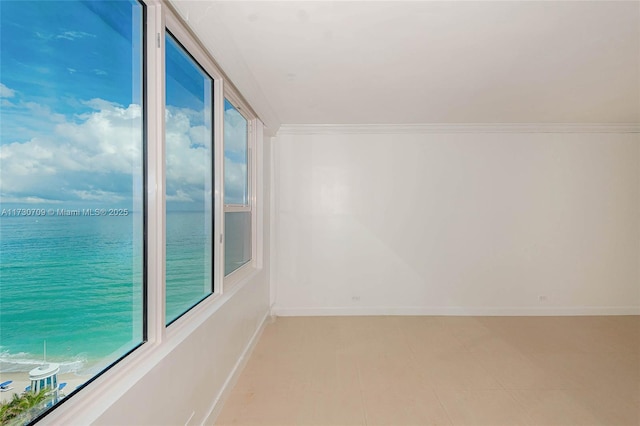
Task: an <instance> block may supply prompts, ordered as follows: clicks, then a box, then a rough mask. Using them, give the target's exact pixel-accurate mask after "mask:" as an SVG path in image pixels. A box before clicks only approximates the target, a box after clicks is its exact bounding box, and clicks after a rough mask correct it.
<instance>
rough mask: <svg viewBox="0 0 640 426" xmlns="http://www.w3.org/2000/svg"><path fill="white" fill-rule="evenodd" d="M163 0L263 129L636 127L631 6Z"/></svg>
mask: <svg viewBox="0 0 640 426" xmlns="http://www.w3.org/2000/svg"><path fill="white" fill-rule="evenodd" d="M172 3H173V5H174V6H175V8H176V9H177V10H178V12H179V13H180V14H181V15H182V17H183V19H185V21H187V22H188V24H189V25H190V27H191V28H192V29H193V31H194V32H195V33H196V34H197V35H198V37H199V38H200V39H201V41H202V42H203V44H204V45H205V46H206V47H207V48H208V49H209V51H210V52H211V53H212V55H213V56H214V58H215V59H216V60H217V61H218V63H219V64H220V66H221V67H222V68H223V69H224V70H225V72H226V73H227V74H228V75H229V77H230V78H231V80H232V81H233V82H234V83H235V85H236V86H237V87H238V88H239V89H240V90H241V92H242V93H243V95H244V96H245V97H246V98H247V99H248V100H249V102H250V103H251V104H252V105H253V107H254V109H255V110H256V111H257V112H258V114H259V115H260V116H261V118H262V119H263V121H265V123H266V124H267V125H268V126H269V127H271V129H272V130H273V129H274V127H275V129H276V130H277V128H278V127H279V126H280V124H409V123H589V124H592V123H638V122H640V2H635V1H633V2H604V1H599V2H560V1H551V2H515V1H513V2H498V1H495V2H484V1H473V2H426V1H407V2H405V1H386V2H385V1H375V2H369V1H356V2H336V1H321V2H295V1H289V2H271V1H259V2H247V1H212V0H197V1H189V0H173V1H172Z"/></svg>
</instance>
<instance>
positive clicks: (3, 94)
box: [0, 83, 16, 98]
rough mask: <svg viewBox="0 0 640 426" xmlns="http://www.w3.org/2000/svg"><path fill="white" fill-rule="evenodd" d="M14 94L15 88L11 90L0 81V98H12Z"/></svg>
mask: <svg viewBox="0 0 640 426" xmlns="http://www.w3.org/2000/svg"><path fill="white" fill-rule="evenodd" d="M15 95H16V91H15V90H11V89H9V88H8V87H7V86H5V85H4V84H2V83H0V98H13V97H14V96H15Z"/></svg>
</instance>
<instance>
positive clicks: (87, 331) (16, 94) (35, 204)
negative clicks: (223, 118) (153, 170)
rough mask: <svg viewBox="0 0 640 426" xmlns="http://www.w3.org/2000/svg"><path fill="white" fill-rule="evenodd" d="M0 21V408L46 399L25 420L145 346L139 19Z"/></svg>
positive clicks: (49, 9)
mask: <svg viewBox="0 0 640 426" xmlns="http://www.w3.org/2000/svg"><path fill="white" fill-rule="evenodd" d="M0 8H1V13H0V32H1V33H0V40H1V41H0V43H1V45H0V52H1V55H2V60H1V61H0V123H2V124H1V125H0V160H1V162H2V163H1V166H0V235H1V238H0V345H1V346H0V377H2V381H3V382H10V383H9V384H7V385H5V387H6V388H7V389H8V390H9V391H3V392H2V393H1V394H0V397H2V400H3V401H4V402H7V400H8V399H10V398H11V397H12V395H13V394H14V393H17V394H21V393H22V392H24V391H25V388H26V389H28V390H30V391H31V392H33V393H35V392H36V391H39V390H40V389H41V388H44V391H43V392H44V395H45V400H44V401H42V402H41V403H39V404H35V405H34V407H33V408H32V409H29V410H27V411H23V412H22V413H21V414H17V416H18V417H21V418H22V420H23V421H24V420H25V419H33V418H37V416H38V415H39V414H40V413H41V412H42V411H43V410H45V407H47V406H52V405H55V404H56V403H57V402H59V401H60V400H62V399H63V398H64V396H65V393H66V394H67V395H68V394H69V393H71V392H73V390H74V389H76V388H77V387H79V386H82V385H83V384H84V383H86V382H87V381H89V380H90V379H92V378H93V377H94V376H95V375H96V374H99V373H100V372H101V371H103V370H104V369H105V368H106V367H108V366H109V365H110V364H112V363H114V362H115V361H117V360H118V359H119V358H121V357H122V356H124V355H125V354H127V353H128V352H129V351H131V350H132V349H133V348H135V347H136V346H138V345H140V344H141V343H142V342H143V340H144V339H145V330H144V326H143V324H144V319H143V312H144V300H145V299H144V217H145V210H144V206H145V203H144V193H145V184H144V171H143V163H144V155H143V154H144V140H143V139H144V138H143V134H144V132H143V123H144V110H145V107H144V105H143V72H144V70H143V64H144V61H143V28H144V22H143V16H144V10H143V6H142V5H141V4H140V3H138V2H137V1H133V0H129V1H127V0H125V1H95V2H93V1H92V2H84V1H65V2H54V1H16V2H11V1H7V2H2V4H1V5H0ZM9 388H10V389H9ZM6 413H7V411H6V410H5V411H3V414H6ZM4 420H6V418H5V419H4ZM14 421H20V420H18V419H15V420H14Z"/></svg>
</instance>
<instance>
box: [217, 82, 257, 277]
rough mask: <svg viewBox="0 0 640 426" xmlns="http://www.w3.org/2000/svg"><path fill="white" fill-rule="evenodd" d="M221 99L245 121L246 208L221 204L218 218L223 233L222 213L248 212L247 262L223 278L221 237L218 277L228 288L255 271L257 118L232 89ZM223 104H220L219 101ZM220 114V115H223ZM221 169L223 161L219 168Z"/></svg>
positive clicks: (223, 253)
mask: <svg viewBox="0 0 640 426" xmlns="http://www.w3.org/2000/svg"><path fill="white" fill-rule="evenodd" d="M224 99H226V100H227V101H228V102H229V103H230V104H231V105H233V107H234V108H235V109H236V110H237V112H238V113H239V114H240V115H241V116H242V117H243V118H244V119H245V120H247V186H248V188H247V204H226V203H225V204H224V205H223V214H222V221H223V223H222V225H223V227H222V228H221V229H222V230H223V232H224V229H225V228H224V214H225V213H240V212H249V213H250V214H251V259H249V261H248V262H246V263H245V264H244V265H242V266H240V267H238V268H237V269H235V270H234V271H232V272H230V273H229V274H228V275H224V260H225V245H224V240H225V237H226V236H224V235H223V238H222V241H223V244H222V245H223V247H222V248H223V250H222V268H223V271H222V274H223V279H224V285H225V286H227V287H229V286H232V285H234V284H235V283H236V282H239V281H242V280H243V279H245V278H246V277H247V276H249V275H250V274H251V273H252V272H253V271H254V270H256V269H257V267H258V259H257V257H258V250H257V244H256V241H257V237H258V232H257V226H258V221H257V214H256V204H257V197H256V193H257V191H256V189H257V184H258V182H257V179H256V178H257V174H258V173H257V167H256V164H257V158H256V151H257V149H256V146H257V133H258V132H257V131H256V129H257V127H258V126H257V121H258V119H257V116H256V115H255V114H254V113H253V112H252V110H251V109H250V108H249V107H248V105H247V104H246V102H244V100H243V99H242V98H241V97H240V96H238V95H237V92H236V91H235V90H233V89H230V88H228V87H225V92H224ZM223 103H224V101H223ZM223 114H224V111H223ZM223 136H224V121H223ZM222 149H223V156H224V138H223V141H222ZM222 166H223V168H224V158H223V164H222ZM222 185H223V193H224V170H223V182H222Z"/></svg>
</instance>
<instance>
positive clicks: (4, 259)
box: [0, 212, 211, 374]
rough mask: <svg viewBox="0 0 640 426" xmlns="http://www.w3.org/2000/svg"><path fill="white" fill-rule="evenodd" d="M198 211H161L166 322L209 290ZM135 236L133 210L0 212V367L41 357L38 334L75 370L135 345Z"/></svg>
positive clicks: (138, 258)
mask: <svg viewBox="0 0 640 426" xmlns="http://www.w3.org/2000/svg"><path fill="white" fill-rule="evenodd" d="M202 219H203V218H202V214H201V213H191V212H187V213H181V212H180V213H179V212H174V213H168V214H167V224H168V225H167V227H168V229H167V236H168V241H169V246H168V247H167V271H168V272H167V295H168V300H169V302H168V306H167V319H168V320H171V319H172V318H173V317H175V316H177V315H178V314H179V313H180V312H181V311H182V310H183V309H184V308H185V306H187V305H189V304H192V303H195V302H197V301H198V300H200V299H202V298H203V297H204V296H205V294H206V293H207V292H208V290H207V289H206V286H207V283H208V282H209V281H208V280H209V277H205V275H206V273H207V272H206V271H210V267H211V266H210V265H211V254H210V251H206V250H203V246H207V245H208V246H210V244H208V238H207V237H205V236H204V230H203V226H202V223H203V220H202ZM132 236H135V238H133V237H132ZM142 241H143V235H142V220H141V217H140V215H139V214H130V215H129V216H122V217H102V216H98V217H96V216H92V217H60V216H55V217H51V216H46V217H2V218H0V372H5V373H6V372H23V371H24V372H27V371H29V370H31V369H32V368H34V367H35V366H37V365H39V364H40V363H41V361H42V359H43V347H44V344H43V342H44V341H46V351H47V360H48V361H53V362H59V363H61V372H76V373H78V374H95V373H97V372H98V371H99V370H101V369H102V368H104V367H105V366H106V365H108V364H109V363H111V362H113V361H115V360H116V359H117V358H119V357H120V356H121V355H123V354H124V353H125V352H127V351H128V350H129V349H132V348H134V347H135V346H136V345H138V344H139V343H140V342H141V341H142V339H143V336H142V315H143V313H142V298H143V293H142V291H143V290H142V289H143V282H142V276H143V274H142V271H143V255H142Z"/></svg>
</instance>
